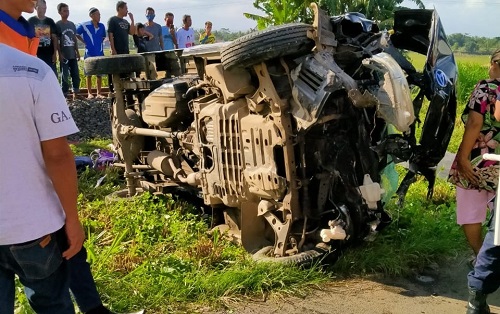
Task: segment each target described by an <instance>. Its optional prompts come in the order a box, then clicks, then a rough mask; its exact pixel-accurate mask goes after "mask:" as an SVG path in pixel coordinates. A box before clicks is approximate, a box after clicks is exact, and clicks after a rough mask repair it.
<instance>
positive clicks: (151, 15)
mask: <svg viewBox="0 0 500 314" xmlns="http://www.w3.org/2000/svg"><path fill="white" fill-rule="evenodd" d="M155 17H156V15H155V10H154V9H153V8H151V7H149V8H147V9H146V19H147V20H148V21H147V22H146V24H144V30H145V31H146V32H147V33H150V34H152V35H153V38H151V40H148V41H146V51H160V50H163V48H164V46H163V36H162V31H161V25H160V24H157V23H155V22H154V19H155Z"/></svg>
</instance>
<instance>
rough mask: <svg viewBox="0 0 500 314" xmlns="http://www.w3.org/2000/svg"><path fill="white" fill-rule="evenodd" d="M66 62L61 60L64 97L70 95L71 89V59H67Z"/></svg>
mask: <svg viewBox="0 0 500 314" xmlns="http://www.w3.org/2000/svg"><path fill="white" fill-rule="evenodd" d="M65 61H66V63H64V62H62V61H61V62H60V63H59V64H60V65H61V86H62V92H63V94H64V97H67V96H68V91H69V60H65Z"/></svg>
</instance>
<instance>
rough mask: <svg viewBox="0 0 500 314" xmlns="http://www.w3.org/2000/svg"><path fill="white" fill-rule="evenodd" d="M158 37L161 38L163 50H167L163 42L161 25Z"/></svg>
mask: <svg viewBox="0 0 500 314" xmlns="http://www.w3.org/2000/svg"><path fill="white" fill-rule="evenodd" d="M158 37H159V38H160V48H161V50H165V45H164V43H163V32H162V30H161V27H160V33H159V34H158Z"/></svg>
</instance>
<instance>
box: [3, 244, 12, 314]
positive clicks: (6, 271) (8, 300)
mask: <svg viewBox="0 0 500 314" xmlns="http://www.w3.org/2000/svg"><path fill="white" fill-rule="evenodd" d="M5 253H7V254H9V253H8V247H7V246H0V287H1V288H0V314H12V313H14V298H15V287H14V272H13V271H12V270H11V269H10V268H9V267H8V265H7V261H6V259H5Z"/></svg>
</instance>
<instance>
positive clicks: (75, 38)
mask: <svg viewBox="0 0 500 314" xmlns="http://www.w3.org/2000/svg"><path fill="white" fill-rule="evenodd" d="M73 37H74V38H73V41H74V42H75V55H76V60H78V61H80V50H79V49H78V37H79V36H78V35H76V29H75V35H73Z"/></svg>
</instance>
